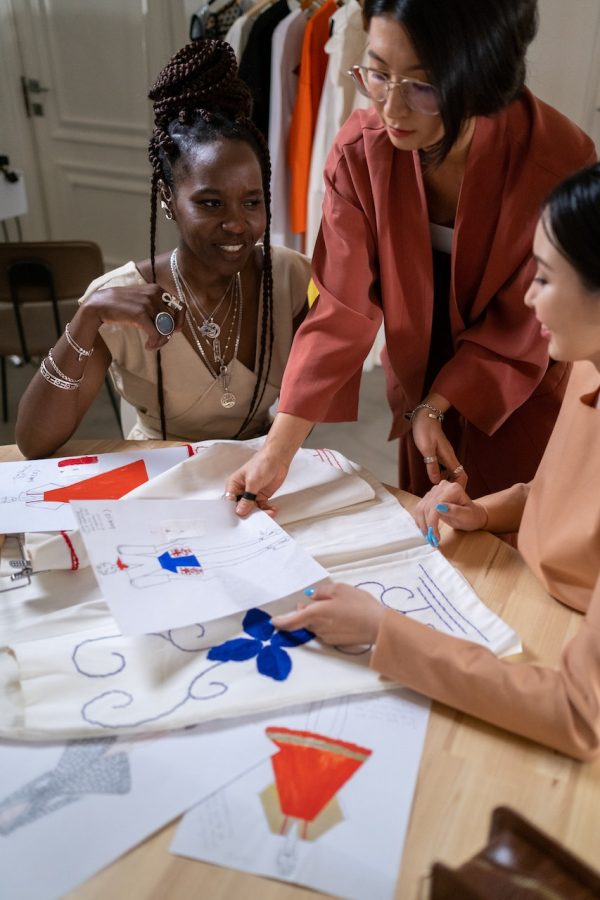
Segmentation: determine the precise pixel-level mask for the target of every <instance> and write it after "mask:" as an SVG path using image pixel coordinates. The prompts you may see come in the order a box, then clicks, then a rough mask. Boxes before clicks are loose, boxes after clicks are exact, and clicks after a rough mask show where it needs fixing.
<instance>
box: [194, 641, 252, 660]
mask: <svg viewBox="0 0 600 900" xmlns="http://www.w3.org/2000/svg"><path fill="white" fill-rule="evenodd" d="M261 647H262V642H261V641H253V640H251V639H250V638H234V639H233V640H232V641H225V643H224V644H217V646H216V647H211V648H210V650H209V651H208V653H207V658H208V659H218V660H220V661H221V662H242V661H243V660H244V659H252V657H253V656H257V655H258V653H259V652H260V649H261Z"/></svg>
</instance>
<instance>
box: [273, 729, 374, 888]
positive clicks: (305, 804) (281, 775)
mask: <svg viewBox="0 0 600 900" xmlns="http://www.w3.org/2000/svg"><path fill="white" fill-rule="evenodd" d="M265 733H266V735H267V737H268V738H270V739H271V740H272V741H273V743H274V744H276V745H277V747H278V748H279V750H278V752H277V753H276V754H275V755H274V756H272V757H271V765H272V767H273V773H274V775H275V784H274V785H269V787H267V788H266V789H265V790H264V791H263V792H262V793H261V802H262V805H263V809H264V811H265V815H266V817H267V821H268V823H269V828H270V829H271V831H272V832H274V833H276V834H282V835H287V839H286V843H285V846H284V847H283V848H282V849H281V852H280V853H279V855H278V858H277V866H278V868H279V870H280V871H281V873H282V874H286V873H288V872H290V871H292V870H293V869H294V867H295V865H296V842H297V840H298V839H301V840H305V841H306V840H308V841H314V840H317V839H318V838H319V837H320V836H321V835H322V834H324V833H325V832H326V831H329V830H330V829H331V828H333V826H334V825H337V824H338V823H339V822H341V821H342V819H343V818H344V815H343V813H342V810H341V807H340V805H339V803H338V801H337V794H338V792H339V791H340V790H341V789H342V788H343V786H344V785H345V784H346V782H348V781H349V780H350V778H352V776H353V775H354V774H355V773H356V772H357V771H358V770H359V769H360V767H361V766H362V765H363V763H364V762H365V761H366V760H368V759H369V757H370V756H371V753H372V750H369V749H367V748H366V747H361V746H359V745H358V744H352V743H350V742H348V741H341V740H337V739H336V738H331V737H327V736H326V735H323V734H315V733H314V732H311V731H299V730H296V729H291V728H280V727H277V726H270V727H268V728H266V729H265ZM294 825H296V828H295V829H294Z"/></svg>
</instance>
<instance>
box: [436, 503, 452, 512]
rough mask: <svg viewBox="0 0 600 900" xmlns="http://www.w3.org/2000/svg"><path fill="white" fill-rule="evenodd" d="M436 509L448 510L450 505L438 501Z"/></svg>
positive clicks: (440, 510)
mask: <svg viewBox="0 0 600 900" xmlns="http://www.w3.org/2000/svg"><path fill="white" fill-rule="evenodd" d="M436 509H437V511H438V512H450V507H449V506H447V505H446V504H445V503H438V504H437V506H436Z"/></svg>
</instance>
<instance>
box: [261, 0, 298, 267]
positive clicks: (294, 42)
mask: <svg viewBox="0 0 600 900" xmlns="http://www.w3.org/2000/svg"><path fill="white" fill-rule="evenodd" d="M305 27H306V18H305V16H304V14H303V13H302V11H301V10H300V9H295V10H294V11H293V12H291V13H290V15H289V16H286V17H285V19H283V21H281V22H280V23H279V25H278V26H277V27H276V28H275V31H274V32H273V39H272V42H271V96H270V105H269V153H270V155H271V241H272V243H273V244H280V245H282V246H284V247H290V248H291V249H292V250H300V249H301V242H302V235H299V234H293V233H292V231H291V230H290V224H289V195H290V172H289V167H288V162H287V139H288V133H289V130H290V123H291V121H292V112H293V109H294V101H295V99H296V93H297V91H298V72H299V69H300V57H301V54H302V38H303V36H304V29H305Z"/></svg>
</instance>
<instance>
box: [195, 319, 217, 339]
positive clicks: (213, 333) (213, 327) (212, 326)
mask: <svg viewBox="0 0 600 900" xmlns="http://www.w3.org/2000/svg"><path fill="white" fill-rule="evenodd" d="M200 334H201V335H202V337H205V338H208V340H209V341H214V340H216V338H218V337H219V335H220V334H221V328H220V326H219V325H217V323H216V322H212V321H207V322H205V323H204V324H203V325H202V327H201V328H200Z"/></svg>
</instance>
